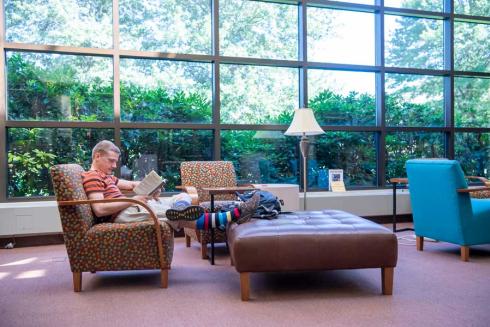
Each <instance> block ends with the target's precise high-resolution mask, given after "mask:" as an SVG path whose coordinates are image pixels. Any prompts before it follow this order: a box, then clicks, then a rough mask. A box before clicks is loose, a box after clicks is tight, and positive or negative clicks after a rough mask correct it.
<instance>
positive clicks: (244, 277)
mask: <svg viewBox="0 0 490 327" xmlns="http://www.w3.org/2000/svg"><path fill="white" fill-rule="evenodd" d="M240 293H241V295H242V301H248V299H249V298H250V273H248V272H242V273H240Z"/></svg>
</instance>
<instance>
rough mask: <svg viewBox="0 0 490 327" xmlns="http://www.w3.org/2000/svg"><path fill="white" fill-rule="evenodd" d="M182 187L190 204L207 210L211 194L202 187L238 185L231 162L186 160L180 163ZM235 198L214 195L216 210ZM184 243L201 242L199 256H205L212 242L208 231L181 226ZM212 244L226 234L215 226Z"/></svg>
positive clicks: (230, 195) (188, 245)
mask: <svg viewBox="0 0 490 327" xmlns="http://www.w3.org/2000/svg"><path fill="white" fill-rule="evenodd" d="M180 176H181V179H182V188H183V189H184V190H185V192H187V193H189V195H191V197H192V198H193V201H192V203H193V204H195V205H201V206H203V207H205V208H207V209H209V208H210V207H211V205H210V200H211V196H210V195H209V193H207V192H206V191H204V190H203V188H204V187H233V186H237V179H236V173H235V168H234V167H233V163H232V162H231V161H187V162H183V163H181V165H180ZM236 200H237V196H236V195H234V194H226V195H217V196H216V197H215V202H214V203H215V211H219V210H220V209H221V208H222V207H223V206H225V205H226V204H227V203H230V202H233V201H236ZM184 233H185V240H186V246H187V247H190V245H191V239H194V240H196V241H197V242H199V243H200V244H201V256H202V258H203V259H206V258H207V244H209V243H211V232H210V231H198V230H194V229H190V228H184ZM214 241H215V243H219V242H225V241H226V235H225V233H224V232H223V231H220V230H218V229H216V230H215V233H214Z"/></svg>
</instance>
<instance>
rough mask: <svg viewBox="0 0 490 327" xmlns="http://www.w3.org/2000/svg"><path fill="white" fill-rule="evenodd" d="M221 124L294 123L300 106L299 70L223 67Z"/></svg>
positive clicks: (221, 75)
mask: <svg viewBox="0 0 490 327" xmlns="http://www.w3.org/2000/svg"><path fill="white" fill-rule="evenodd" d="M220 80H221V122H222V123H227V124H270V123H281V124H289V123H290V122H291V119H292V116H293V113H294V111H293V110H294V109H295V108H297V107H298V103H299V99H298V97H299V91H298V89H299V86H298V69H296V68H280V67H265V66H245V65H221V71H220Z"/></svg>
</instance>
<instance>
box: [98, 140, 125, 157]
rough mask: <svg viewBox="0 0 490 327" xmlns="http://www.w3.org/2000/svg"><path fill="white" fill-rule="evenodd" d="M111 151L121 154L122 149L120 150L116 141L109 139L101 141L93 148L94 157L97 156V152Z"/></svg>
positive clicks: (105, 152)
mask: <svg viewBox="0 0 490 327" xmlns="http://www.w3.org/2000/svg"><path fill="white" fill-rule="evenodd" d="M109 151H113V152H115V153H117V154H118V155H121V150H119V148H118V147H117V146H116V145H115V144H114V143H112V142H111V141H107V140H103V141H100V142H99V143H97V144H96V145H95V146H94V148H93V149H92V159H93V158H94V157H95V154H96V153H97V152H103V153H104V154H107V153H109Z"/></svg>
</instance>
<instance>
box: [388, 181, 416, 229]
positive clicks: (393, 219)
mask: <svg viewBox="0 0 490 327" xmlns="http://www.w3.org/2000/svg"><path fill="white" fill-rule="evenodd" d="M390 183H391V184H392V185H393V218H392V223H393V233H398V232H404V231H407V230H411V231H413V230H414V229H413V228H401V229H396V186H397V185H398V184H408V178H390Z"/></svg>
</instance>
